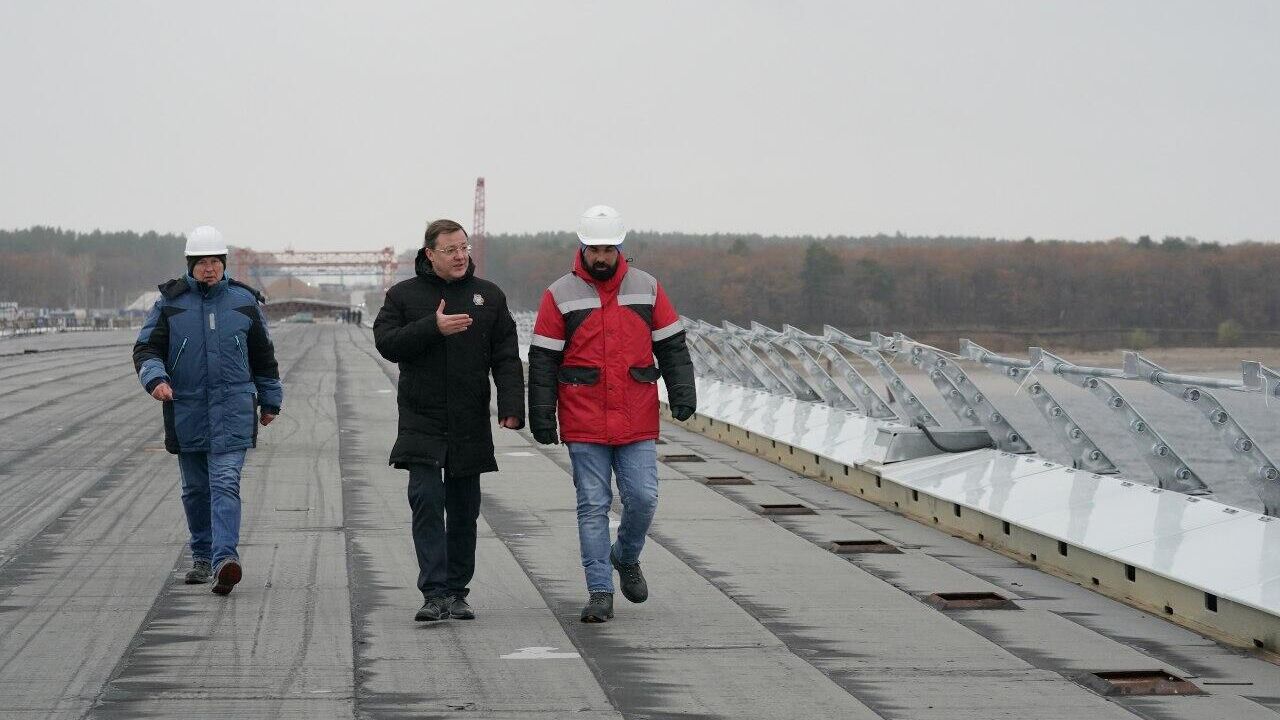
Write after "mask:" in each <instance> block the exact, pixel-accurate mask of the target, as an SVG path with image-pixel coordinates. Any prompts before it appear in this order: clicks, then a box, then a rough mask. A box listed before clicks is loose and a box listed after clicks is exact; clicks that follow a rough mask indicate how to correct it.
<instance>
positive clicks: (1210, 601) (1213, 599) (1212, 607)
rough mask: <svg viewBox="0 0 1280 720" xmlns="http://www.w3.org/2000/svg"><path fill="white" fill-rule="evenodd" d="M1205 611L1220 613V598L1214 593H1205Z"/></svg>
mask: <svg viewBox="0 0 1280 720" xmlns="http://www.w3.org/2000/svg"><path fill="white" fill-rule="evenodd" d="M1204 609H1205V610H1208V611H1209V612H1218V596H1217V595H1214V594H1213V593H1205V594H1204Z"/></svg>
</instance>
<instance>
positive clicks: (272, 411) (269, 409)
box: [262, 405, 280, 415]
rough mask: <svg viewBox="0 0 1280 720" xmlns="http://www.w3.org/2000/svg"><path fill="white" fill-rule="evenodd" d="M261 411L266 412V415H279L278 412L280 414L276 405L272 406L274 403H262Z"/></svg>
mask: <svg viewBox="0 0 1280 720" xmlns="http://www.w3.org/2000/svg"><path fill="white" fill-rule="evenodd" d="M262 412H263V413H264V414H266V415H279V414H280V408H278V407H276V406H274V405H263V406H262Z"/></svg>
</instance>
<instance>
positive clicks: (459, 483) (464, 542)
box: [409, 465, 480, 598]
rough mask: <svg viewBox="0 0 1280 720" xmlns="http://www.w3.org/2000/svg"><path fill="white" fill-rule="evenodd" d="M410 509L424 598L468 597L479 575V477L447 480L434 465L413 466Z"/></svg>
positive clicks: (419, 581) (467, 476)
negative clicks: (474, 577) (476, 572)
mask: <svg viewBox="0 0 1280 720" xmlns="http://www.w3.org/2000/svg"><path fill="white" fill-rule="evenodd" d="M409 508H410V509H411V510H412V511H413V547H414V549H415V550H416V551H417V552H418V589H419V590H421V591H422V596H423V597H424V598H429V597H437V596H440V595H459V596H461V597H466V596H467V593H468V592H469V590H468V589H467V585H468V584H469V583H470V582H471V577H472V576H473V575H474V574H475V571H476V518H477V517H479V516H480V476H479V475H463V476H461V477H448V476H447V475H446V474H445V473H444V471H443V470H442V469H441V468H439V467H437V466H435V465H411V466H410V467H409Z"/></svg>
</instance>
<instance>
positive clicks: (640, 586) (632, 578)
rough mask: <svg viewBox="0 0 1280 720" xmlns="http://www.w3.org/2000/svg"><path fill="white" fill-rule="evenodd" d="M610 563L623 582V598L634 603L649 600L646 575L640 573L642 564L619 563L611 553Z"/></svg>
mask: <svg viewBox="0 0 1280 720" xmlns="http://www.w3.org/2000/svg"><path fill="white" fill-rule="evenodd" d="M609 562H611V563H613V568H614V569H615V570H617V571H618V578H619V579H620V580H621V581H622V582H621V583H620V584H621V585H622V597H624V598H626V599H628V600H630V601H631V602H633V603H642V602H644V601H645V600H648V599H649V583H647V582H645V581H644V573H642V572H640V563H623V562H618V558H616V557H614V556H613V553H612V552H610V553H609Z"/></svg>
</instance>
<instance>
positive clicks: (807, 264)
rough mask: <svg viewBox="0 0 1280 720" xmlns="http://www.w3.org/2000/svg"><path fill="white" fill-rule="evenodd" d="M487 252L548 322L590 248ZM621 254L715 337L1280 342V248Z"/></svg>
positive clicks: (522, 247) (533, 242) (789, 244)
mask: <svg viewBox="0 0 1280 720" xmlns="http://www.w3.org/2000/svg"><path fill="white" fill-rule="evenodd" d="M487 248H488V250H487V253H488V255H487V260H486V262H487V263H488V272H487V274H488V275H489V276H490V278H491V279H493V280H495V281H496V282H498V284H499V285H501V286H502V287H503V288H505V289H506V291H507V293H508V296H509V297H510V298H511V303H512V305H513V306H519V307H526V308H536V307H537V302H538V301H539V298H540V297H541V293H542V290H543V289H544V288H545V287H546V285H547V284H548V283H549V282H551V281H552V280H554V279H555V278H556V277H558V276H559V275H560V274H562V273H564V272H566V271H567V270H568V268H569V265H570V263H571V261H572V258H573V253H574V251H575V250H576V248H577V240H576V238H574V236H573V235H572V234H570V233H543V234H535V235H506V236H503V235H494V236H492V237H490V238H488V244H487ZM623 251H624V253H625V254H626V255H627V257H628V258H629V259H630V260H632V262H633V264H634V265H635V266H637V267H640V268H643V269H645V270H648V271H649V272H651V273H653V274H654V275H655V276H656V277H657V278H658V279H659V281H661V282H662V284H663V286H664V287H665V288H666V291H667V293H668V294H669V295H670V296H671V298H672V299H673V301H674V302H675V304H676V307H677V309H678V310H679V311H680V312H681V313H682V314H684V315H686V316H689V317H692V318H695V319H702V320H706V321H708V322H711V323H715V324H719V323H720V322H721V321H724V320H728V321H730V322H732V323H735V324H738V325H746V324H748V323H749V322H750V321H752V320H756V321H758V322H761V323H764V324H766V325H769V326H771V327H773V328H775V329H779V328H781V326H782V325H783V324H784V323H786V324H790V325H795V326H798V327H800V328H802V329H805V330H808V331H810V332H815V333H820V332H821V331H822V326H823V325H824V324H830V325H834V326H836V327H838V328H840V329H841V330H844V331H845V332H848V333H850V334H853V335H856V336H860V337H865V336H866V334H867V333H869V332H871V331H879V332H893V331H899V332H904V333H906V334H907V335H910V336H912V337H915V338H916V339H918V340H921V341H924V342H932V343H934V344H942V343H946V344H947V345H948V346H950V347H952V348H954V345H955V341H956V338H957V337H958V335H960V334H964V335H967V336H969V337H971V338H973V339H974V340H975V341H977V342H979V343H983V344H986V345H988V346H989V347H991V348H992V349H994V350H1005V349H1012V348H1025V347H1026V346H1027V345H1029V344H1041V345H1047V346H1058V347H1071V348H1079V349H1103V348H1109V347H1118V346H1122V345H1123V346H1128V347H1131V348H1134V349H1141V348H1142V347H1145V346H1149V345H1152V344H1161V345H1174V344H1177V345H1211V344H1221V345H1234V344H1240V343H1246V344H1274V343H1275V342H1277V341H1280V244H1266V243H1256V242H1246V243H1240V244H1232V245H1219V244H1216V243H1201V242H1197V241H1196V240H1195V239H1194V238H1179V237H1166V238H1164V239H1162V240H1159V241H1156V240H1153V239H1151V238H1150V237H1147V236H1143V237H1140V238H1138V240H1137V241H1128V240H1125V239H1123V238H1118V239H1115V240H1110V241H1101V242H1072V241H1057V240H1053V241H1035V240H1033V239H1030V238H1028V239H1025V240H1021V241H1003V240H994V239H985V238H956V237H947V238H919V237H907V236H900V235H899V236H887V235H879V236H873V237H867V238H814V237H804V238H772V237H761V236H758V235H700V236H688V235H680V234H673V233H644V232H633V233H631V234H630V235H628V238H627V240H626V242H625V243H624V245H623Z"/></svg>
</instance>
